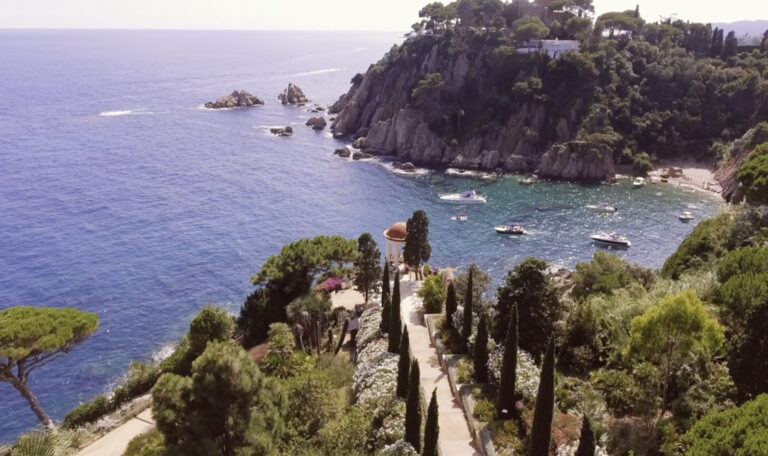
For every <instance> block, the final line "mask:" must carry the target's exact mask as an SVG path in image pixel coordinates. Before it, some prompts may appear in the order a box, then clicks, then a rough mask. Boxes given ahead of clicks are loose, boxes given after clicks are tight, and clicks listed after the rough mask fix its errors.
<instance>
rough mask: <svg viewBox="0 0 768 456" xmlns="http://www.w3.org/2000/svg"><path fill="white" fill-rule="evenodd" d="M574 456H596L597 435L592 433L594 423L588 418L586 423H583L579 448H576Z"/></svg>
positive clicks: (585, 419) (585, 420) (585, 418)
mask: <svg viewBox="0 0 768 456" xmlns="http://www.w3.org/2000/svg"><path fill="white" fill-rule="evenodd" d="M574 456H595V433H594V432H592V423H591V422H590V421H589V417H587V416H585V417H584V421H582V423H581V437H579V447H578V448H576V453H574Z"/></svg>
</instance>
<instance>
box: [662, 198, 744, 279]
mask: <svg viewBox="0 0 768 456" xmlns="http://www.w3.org/2000/svg"><path fill="white" fill-rule="evenodd" d="M733 226H734V217H732V216H731V214H729V213H727V212H726V213H723V214H720V215H718V216H717V217H715V218H713V219H709V220H705V221H703V222H701V223H700V224H699V225H698V226H697V227H696V228H695V229H694V230H693V232H692V233H691V234H690V235H688V237H687V238H685V240H684V241H683V243H682V244H680V247H678V249H677V251H676V252H675V253H673V254H672V256H670V257H669V258H668V259H667V261H666V262H665V263H664V267H663V268H662V269H661V274H662V276H664V277H667V278H671V279H675V280H676V279H679V278H680V275H681V274H682V273H683V272H685V271H687V270H690V269H695V268H699V267H701V266H702V265H703V264H704V263H705V262H707V261H709V260H711V259H712V258H717V257H720V256H722V255H723V254H724V253H725V252H726V243H727V241H728V238H729V235H730V232H731V230H732V228H733Z"/></svg>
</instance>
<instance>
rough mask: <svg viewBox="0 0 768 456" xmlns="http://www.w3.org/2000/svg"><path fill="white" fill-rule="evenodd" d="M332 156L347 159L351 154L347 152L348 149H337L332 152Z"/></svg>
mask: <svg viewBox="0 0 768 456" xmlns="http://www.w3.org/2000/svg"><path fill="white" fill-rule="evenodd" d="M333 154H334V155H338V156H339V157H341V158H349V156H350V155H351V154H352V152H351V151H350V150H349V147H347V146H344V147H339V148H338V149H336V150H335V151H333Z"/></svg>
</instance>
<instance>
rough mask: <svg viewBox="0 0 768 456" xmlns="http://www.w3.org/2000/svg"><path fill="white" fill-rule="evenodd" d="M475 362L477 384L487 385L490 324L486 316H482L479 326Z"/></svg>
mask: <svg viewBox="0 0 768 456" xmlns="http://www.w3.org/2000/svg"><path fill="white" fill-rule="evenodd" d="M473 362H474V365H475V382H476V383H486V382H487V381H488V323H487V320H486V318H485V315H481V316H480V323H479V324H478V325H477V336H476V337H475V350H474V357H473Z"/></svg>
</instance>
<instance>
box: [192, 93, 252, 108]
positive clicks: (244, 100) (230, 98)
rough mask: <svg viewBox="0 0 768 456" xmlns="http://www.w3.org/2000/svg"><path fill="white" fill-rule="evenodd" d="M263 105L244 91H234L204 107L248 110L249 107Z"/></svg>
mask: <svg viewBox="0 0 768 456" xmlns="http://www.w3.org/2000/svg"><path fill="white" fill-rule="evenodd" d="M263 104H264V102H263V101H262V100H261V99H260V98H259V97H257V96H255V95H251V94H250V93H249V92H246V91H245V90H235V91H234V92H232V93H230V94H229V95H226V96H223V97H221V98H219V99H217V100H216V101H209V102H208V103H206V104H205V107H206V108H208V109H228V108H250V107H251V106H259V105H263Z"/></svg>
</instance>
